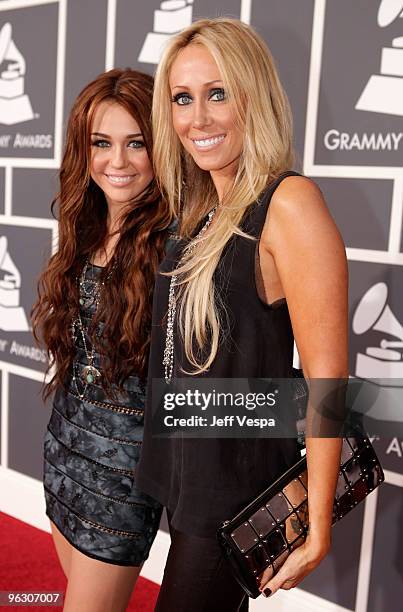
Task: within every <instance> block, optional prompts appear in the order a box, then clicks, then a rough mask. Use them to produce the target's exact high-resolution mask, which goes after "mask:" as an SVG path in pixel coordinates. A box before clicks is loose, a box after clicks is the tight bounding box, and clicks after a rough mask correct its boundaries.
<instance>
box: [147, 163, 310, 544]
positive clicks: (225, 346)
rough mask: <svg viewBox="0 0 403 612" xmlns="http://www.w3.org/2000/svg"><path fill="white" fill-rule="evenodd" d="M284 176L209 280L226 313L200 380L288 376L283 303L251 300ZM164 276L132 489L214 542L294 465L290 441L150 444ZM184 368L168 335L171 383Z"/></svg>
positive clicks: (166, 264)
mask: <svg viewBox="0 0 403 612" xmlns="http://www.w3.org/2000/svg"><path fill="white" fill-rule="evenodd" d="M290 175H291V176H292V175H296V173H294V172H287V173H285V174H283V175H282V176H281V177H279V179H278V180H276V181H275V182H274V183H272V184H271V185H270V186H269V187H268V188H267V189H266V191H265V192H264V194H263V195H262V197H261V198H260V199H259V200H258V201H257V202H255V203H254V204H252V205H251V206H250V208H249V209H248V211H247V214H246V216H245V218H244V220H243V223H242V227H243V228H244V229H245V230H246V231H247V233H248V234H249V235H251V236H253V237H254V238H256V240H250V239H247V238H244V237H242V236H238V235H234V236H233V237H232V239H231V240H230V241H229V243H228V245H227V247H226V249H225V251H224V253H223V256H222V258H221V260H220V263H219V266H218V268H217V271H216V274H215V286H216V290H217V292H218V293H219V295H220V298H221V300H222V303H223V305H224V307H225V310H226V312H227V313H228V321H227V326H226V328H225V333H224V335H223V338H222V341H221V342H220V347H219V350H218V354H217V356H216V359H215V361H214V363H213V364H212V366H211V367H210V369H209V371H208V372H206V373H204V375H203V376H204V377H205V378H209V377H211V378H237V377H240V378H242V377H249V378H260V377H263V378H264V377H279V378H280V377H284V378H285V377H290V376H291V373H292V360H293V333H292V328H291V322H290V317H289V313H288V308H287V304H286V302H285V300H284V301H280V303H279V304H278V305H277V307H274V306H270V305H268V304H266V303H264V302H263V301H262V300H261V298H260V297H259V293H258V289H257V286H256V278H255V253H256V249H257V248H258V244H257V241H258V240H259V238H260V235H261V232H262V229H263V225H264V222H265V219H266V213H267V209H268V206H269V204H270V200H271V197H272V194H273V193H274V191H275V189H276V187H277V186H278V185H279V183H280V182H281V180H283V179H284V178H285V177H286V176H290ZM183 247H184V244H183V242H180V243H179V244H178V245H177V246H176V248H175V249H174V250H173V251H171V253H170V254H169V256H168V257H167V258H166V259H165V260H164V261H163V263H162V265H161V267H160V271H161V272H164V271H169V270H172V269H173V268H174V266H175V264H176V262H177V261H178V259H179V258H180V255H181V251H182V249H183ZM169 281H170V279H169V277H167V276H163V275H161V274H158V275H157V283H156V289H155V294H154V311H153V328H152V339H151V355H150V369H149V383H148V390H147V407H146V418H145V432H144V442H143V448H142V455H141V459H140V463H139V467H138V471H137V483H138V486H139V487H140V488H141V489H142V490H144V491H145V492H146V493H148V494H150V495H152V496H153V497H155V498H156V499H158V500H159V501H160V502H161V503H162V504H164V505H165V506H166V507H167V508H168V509H169V511H170V512H171V514H172V524H173V526H174V528H175V529H177V530H179V531H181V532H183V533H187V534H191V535H197V536H200V537H214V535H215V533H216V530H217V528H218V526H219V525H220V524H221V523H222V522H223V521H224V520H227V519H230V518H232V516H233V515H234V514H235V513H236V512H238V511H239V510H240V509H241V508H242V507H244V506H245V505H246V503H248V502H249V501H250V500H252V499H254V498H255V497H256V496H257V495H258V494H259V493H260V492H261V491H262V490H264V489H265V488H266V487H267V486H269V484H270V483H271V482H273V481H274V480H275V479H277V478H278V476H279V475H280V474H281V473H283V472H284V471H285V470H286V469H287V468H288V467H290V466H291V465H292V464H293V463H294V462H295V461H296V460H297V459H298V458H299V453H298V448H297V445H296V441H295V440H293V439H286V440H285V439H270V440H267V439H266V440H264V439H256V440H255V439H244V440H239V439H237V440H235V439H225V440H224V439H209V440H206V439H204V440H201V439H158V438H153V437H152V432H151V410H152V384H151V380H152V379H153V378H164V369H163V365H162V358H163V351H164V346H165V316H166V312H167V304H168V290H169ZM181 366H183V368H184V369H185V370H186V369H189V368H190V365H189V364H188V363H187V362H186V358H185V355H184V351H183V346H182V343H181V338H180V335H179V334H178V333H176V334H175V371H174V376H178V377H184V376H186V375H185V374H184V373H183V372H182V371H181Z"/></svg>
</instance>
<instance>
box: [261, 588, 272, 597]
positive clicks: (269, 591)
mask: <svg viewBox="0 0 403 612" xmlns="http://www.w3.org/2000/svg"><path fill="white" fill-rule="evenodd" d="M263 595H264V596H265V597H270V595H271V589H265V590H264V591H263Z"/></svg>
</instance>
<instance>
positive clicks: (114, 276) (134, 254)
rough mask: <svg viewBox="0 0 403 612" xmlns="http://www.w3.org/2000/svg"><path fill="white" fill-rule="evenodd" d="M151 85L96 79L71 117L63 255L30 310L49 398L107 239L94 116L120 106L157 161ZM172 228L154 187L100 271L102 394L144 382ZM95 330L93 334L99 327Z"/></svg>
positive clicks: (121, 74) (117, 76) (142, 79)
mask: <svg viewBox="0 0 403 612" xmlns="http://www.w3.org/2000/svg"><path fill="white" fill-rule="evenodd" d="M152 91H153V78H152V77H151V76H149V75H147V74H143V73H141V72H137V71H134V70H130V69H126V70H120V69H114V70H110V71H108V72H106V73H104V74H101V75H100V76H98V77H97V78H96V79H95V80H94V81H92V82H91V83H90V84H89V85H87V86H86V87H85V88H84V89H83V91H82V92H81V93H80V95H79V96H78V98H77V100H76V101H75V103H74V106H73V108H72V110H71V113H70V117H69V121H68V126H67V133H66V144H65V150H64V155H63V161H62V164H61V168H60V173H59V178H60V191H59V194H58V195H57V197H56V198H55V200H54V201H53V202H52V212H54V209H55V206H56V205H58V219H59V248H58V251H57V252H56V253H55V254H54V255H53V256H52V257H51V259H50V261H49V263H48V266H47V268H46V269H45V271H44V272H43V274H42V276H41V277H40V279H39V282H38V295H39V297H38V300H37V302H36V304H35V305H34V307H33V311H32V319H33V328H34V334H35V337H36V338H37V339H40V342H41V343H43V344H44V345H45V347H46V349H47V353H48V357H49V370H50V368H51V367H52V366H55V374H54V376H53V377H52V378H51V380H50V382H49V383H48V384H47V385H46V387H45V390H44V395H45V397H47V396H48V395H49V394H50V393H51V392H52V391H53V390H54V389H55V388H56V387H57V386H64V384H65V381H66V376H67V375H68V374H69V372H70V371H71V365H72V360H73V358H74V355H75V347H74V343H73V340H72V335H71V324H72V320H73V318H74V317H75V316H76V314H77V308H78V297H79V296H78V289H77V280H76V279H77V277H78V276H79V275H80V273H81V271H82V269H83V265H84V262H85V261H86V259H87V257H89V256H91V255H92V254H93V253H95V252H96V251H98V250H99V249H100V248H102V246H103V245H104V243H105V239H106V236H107V225H106V220H107V204H106V200H105V197H104V194H103V192H102V190H101V189H100V188H99V187H98V186H97V185H96V183H95V182H94V181H93V180H92V178H91V175H90V160H91V139H90V135H91V127H92V122H93V118H94V113H95V111H96V109H97V108H98V106H99V105H100V104H101V103H102V102H105V101H112V102H115V103H117V104H120V105H121V106H122V107H123V108H124V109H125V110H126V111H128V112H129V113H130V115H131V116H132V117H133V118H134V119H135V120H136V121H137V123H138V125H139V127H140V130H141V132H142V134H143V137H144V143H145V147H146V150H147V153H148V156H149V158H150V160H151V159H152V145H153V143H152V129H151V105H152ZM170 221H171V216H170V212H169V209H168V206H167V203H166V202H165V200H164V199H163V198H162V197H161V194H160V192H159V189H158V187H157V184H156V182H155V180H152V181H151V183H150V184H149V185H148V187H147V188H146V190H145V191H144V192H143V193H141V194H140V195H139V196H138V197H137V198H136V199H135V200H134V201H133V202H132V203H131V205H130V207H128V210H127V214H126V215H125V217H124V219H123V222H122V225H121V229H120V237H119V240H118V243H117V245H116V248H115V251H114V256H113V258H112V260H111V261H110V262H109V263H108V265H107V266H106V267H105V268H104V270H103V275H104V278H105V279H106V278H107V277H108V280H107V284H106V289H105V290H104V291H103V295H102V300H101V304H100V307H99V309H98V310H99V312H98V313H97V317H96V318H97V321H96V322H98V321H102V322H103V323H104V326H103V334H102V339H101V340H99V339H97V338H96V336H95V334H94V333H92V336H93V338H92V340H93V342H94V343H95V346H96V347H97V349H99V351H100V352H101V353H102V354H103V355H104V360H105V362H104V364H103V370H104V373H105V377H104V378H105V386H106V387H107V388H109V390H110V385H111V383H112V382H113V383H116V384H118V385H120V384H121V383H122V382H123V381H124V379H125V378H127V376H128V375H130V374H134V373H135V374H137V375H139V376H140V377H141V378H144V377H145V375H146V368H147V358H148V349H149V341H150V328H151V307H152V295H153V287H154V278H155V273H156V269H157V266H158V264H159V262H160V260H161V258H162V255H163V251H164V245H165V241H166V237H167V228H168V226H169V223H170ZM96 322H95V321H94V326H93V328H94V329H95V323H96Z"/></svg>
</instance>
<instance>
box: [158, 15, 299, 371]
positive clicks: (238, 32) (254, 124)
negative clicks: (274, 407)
mask: <svg viewBox="0 0 403 612" xmlns="http://www.w3.org/2000/svg"><path fill="white" fill-rule="evenodd" d="M188 45H202V46H203V47H205V48H206V49H207V50H208V51H209V52H210V54H211V55H212V57H213V58H214V60H215V62H216V64H217V67H218V69H219V72H220V75H221V78H222V81H223V83H224V89H225V92H226V96H227V99H228V102H229V103H230V104H231V105H232V107H233V110H234V123H235V125H236V126H237V127H238V128H239V129H241V130H242V132H243V135H244V138H243V150H242V152H241V156H240V158H239V164H238V168H237V171H236V174H235V176H234V180H233V184H232V186H231V188H230V189H229V190H227V192H226V193H225V195H224V197H223V200H222V201H221V202H218V196H217V192H216V190H215V187H214V184H213V181H212V179H211V176H210V173H209V172H207V171H204V170H202V169H201V168H199V167H198V166H197V164H196V163H195V162H194V161H193V158H192V157H191V156H190V155H189V154H188V153H187V152H186V151H185V150H184V148H183V146H182V144H181V142H180V140H179V138H178V136H177V134H176V133H175V130H174V127H173V122H172V102H171V99H172V94H171V90H170V84H169V77H170V72H171V68H172V64H173V62H174V61H175V59H176V58H177V56H178V54H179V53H180V51H181V50H182V49H184V48H185V47H187V46H188ZM152 117H153V129H154V152H153V159H154V165H155V171H156V176H157V181H158V183H159V186H160V189H161V191H162V193H163V195H164V196H165V197H166V199H167V201H168V202H169V205H170V207H171V209H172V212H173V213H174V214H175V215H176V216H178V217H179V218H180V220H181V234H182V235H184V236H186V237H191V236H192V234H194V231H195V228H196V227H197V226H198V225H199V224H200V222H201V220H202V219H203V218H204V217H205V216H206V214H207V213H208V212H209V211H210V210H211V209H212V208H214V206H216V205H218V204H219V208H218V212H217V214H216V216H215V218H214V222H213V223H212V225H211V227H210V228H209V229H208V231H207V232H206V233H205V234H204V235H203V236H202V237H200V238H199V239H198V240H194V239H193V240H191V241H190V243H189V245H188V247H187V248H186V249H185V252H184V257H183V259H182V261H181V262H180V265H179V267H178V268H177V270H176V271H175V274H176V275H177V277H178V280H177V289H176V292H177V294H178V295H177V299H178V306H179V307H178V321H179V329H180V331H181V334H182V337H183V340H184V347H185V354H186V357H187V359H188V360H189V362H190V364H191V365H192V368H193V370H192V372H190V373H191V374H200V373H202V372H204V371H206V370H208V368H209V367H210V365H211V364H212V362H213V361H214V358H215V356H216V354H217V350H218V346H219V341H220V332H221V331H222V330H223V322H222V316H223V310H222V308H221V307H220V296H219V295H218V292H217V291H216V288H215V284H214V272H215V270H216V268H217V264H218V262H219V260H220V257H221V255H222V252H223V249H224V247H225V245H226V244H227V243H228V241H229V240H230V238H231V236H233V234H234V233H235V234H240V235H245V234H244V232H242V230H241V229H240V227H239V226H240V223H241V221H242V218H243V216H244V214H245V211H246V210H247V209H248V207H249V206H250V205H251V204H252V203H253V202H254V201H255V200H256V198H257V197H258V196H259V194H261V192H262V191H263V190H264V188H265V187H266V185H267V184H268V183H269V182H271V181H272V180H273V179H275V178H276V177H277V176H278V175H280V174H281V173H282V172H284V171H285V170H288V169H290V168H291V167H292V164H293V150H292V117H291V112H290V107H289V103H288V100H287V96H286V94H285V92H284V90H283V87H282V85H281V83H280V79H279V76H278V73H277V70H276V67H275V65H274V62H273V59H272V56H271V54H270V51H269V50H268V48H267V46H266V44H265V43H264V42H263V40H262V39H261V38H260V36H259V35H258V34H257V33H256V32H255V31H254V30H253V28H251V27H250V26H248V25H246V24H244V23H242V22H241V21H238V20H236V19H230V18H223V17H220V18H216V19H201V20H199V21H196V22H195V23H193V24H192V25H191V26H189V27H188V28H186V29H185V30H183V31H182V32H180V33H179V34H177V35H176V36H174V37H173V38H172V39H171V40H170V42H169V44H168V46H167V48H166V49H165V52H164V54H163V57H162V59H161V62H160V64H159V66H158V69H157V73H156V76H155V87H154V99H153V110H152Z"/></svg>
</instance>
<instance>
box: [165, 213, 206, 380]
mask: <svg viewBox="0 0 403 612" xmlns="http://www.w3.org/2000/svg"><path fill="white" fill-rule="evenodd" d="M216 212H217V206H215V207H214V208H213V209H212V210H210V212H209V214H208V215H207V220H206V223H205V224H204V225H203V227H202V228H201V230H200V232H199V233H198V234H197V236H196V237H195V238H194V244H192V245H190V246H189V247H188V249H187V253H193V251H194V250H195V248H196V246H197V242H196V241H197V240H198V239H199V238H201V237H202V236H203V234H204V233H205V232H206V230H207V229H208V228H209V227H210V225H211V222H212V220H213V218H214V215H215V213H216ZM183 258H184V255H182V257H181V258H180V259H179V262H178V267H180V265H181V263H182V261H183ZM177 280H178V276H177V275H176V274H174V275H173V276H171V280H170V283H169V293H168V312H167V330H166V335H165V348H164V357H163V360H162V365H163V366H164V376H165V382H166V384H167V385H169V383H170V382H171V380H172V374H173V370H174V325H175V317H176V295H175V287H176V286H177Z"/></svg>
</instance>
